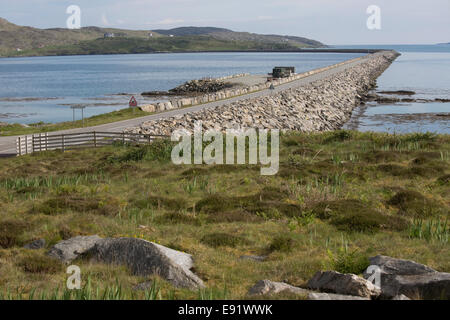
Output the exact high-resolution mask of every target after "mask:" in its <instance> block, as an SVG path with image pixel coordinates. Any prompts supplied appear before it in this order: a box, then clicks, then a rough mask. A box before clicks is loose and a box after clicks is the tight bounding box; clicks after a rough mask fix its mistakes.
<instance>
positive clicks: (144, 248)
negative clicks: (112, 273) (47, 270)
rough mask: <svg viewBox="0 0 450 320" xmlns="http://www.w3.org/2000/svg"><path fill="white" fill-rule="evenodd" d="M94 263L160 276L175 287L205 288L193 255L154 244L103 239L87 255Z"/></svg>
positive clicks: (121, 239)
mask: <svg viewBox="0 0 450 320" xmlns="http://www.w3.org/2000/svg"><path fill="white" fill-rule="evenodd" d="M86 255H87V256H88V257H90V259H91V260H92V261H96V262H102V263H109V264H117V265H126V266H127V267H128V268H129V269H130V270H131V272H132V273H133V274H134V275H137V276H148V275H154V274H156V275H159V276H161V277H162V278H164V279H166V280H167V281H169V282H170V283H172V284H173V285H174V286H176V287H180V288H188V289H197V288H203V287H204V284H203V281H202V280H201V279H200V278H199V277H198V276H196V275H195V274H194V273H193V272H192V271H191V269H192V268H193V266H194V262H193V259H192V256H191V255H190V254H187V253H183V252H180V251H176V250H173V249H170V248H167V247H164V246H161V245H158V244H156V243H153V242H149V241H146V240H142V239H134V238H117V239H112V238H109V239H102V240H101V241H98V242H96V243H95V245H94V246H93V247H92V248H91V249H90V250H89V251H88V252H86Z"/></svg>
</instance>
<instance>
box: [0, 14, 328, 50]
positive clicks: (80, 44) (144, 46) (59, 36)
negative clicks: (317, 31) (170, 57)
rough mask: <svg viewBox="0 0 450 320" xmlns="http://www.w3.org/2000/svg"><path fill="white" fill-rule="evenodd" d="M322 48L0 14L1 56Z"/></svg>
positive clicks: (276, 39)
mask: <svg viewBox="0 0 450 320" xmlns="http://www.w3.org/2000/svg"><path fill="white" fill-rule="evenodd" d="M312 47H315V48H317V47H325V45H323V44H322V43H320V42H318V41H315V40H311V39H307V38H302V37H294V36H279V35H259V34H254V33H248V32H234V31H231V30H228V29H223V28H214V27H181V28H175V29H169V30H153V31H151V30H124V29H114V28H100V27H83V28H81V29H64V28H51V29H38V28H33V27H24V26H18V25H15V24H13V23H11V22H9V21H7V20H5V19H2V18H0V56H37V55H71V54H115V53H146V52H148V53H151V52H192V51H227V50H244V51H246V50H248V51H258V50H264V51H270V50H277V51H280V50H295V49H298V48H312Z"/></svg>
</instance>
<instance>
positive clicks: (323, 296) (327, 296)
mask: <svg viewBox="0 0 450 320" xmlns="http://www.w3.org/2000/svg"><path fill="white" fill-rule="evenodd" d="M308 300H370V299H369V298H363V297H357V296H348V295H343V294H334V293H323V292H311V293H309V294H308Z"/></svg>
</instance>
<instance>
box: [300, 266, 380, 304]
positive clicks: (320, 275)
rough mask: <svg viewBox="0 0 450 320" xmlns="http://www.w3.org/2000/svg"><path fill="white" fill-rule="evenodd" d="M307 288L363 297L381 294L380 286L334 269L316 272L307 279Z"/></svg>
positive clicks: (373, 296) (374, 296)
mask: <svg viewBox="0 0 450 320" xmlns="http://www.w3.org/2000/svg"><path fill="white" fill-rule="evenodd" d="M308 288H310V289H314V290H319V291H323V292H330V293H337V294H343V295H350V296H358V297H364V298H376V297H378V296H379V295H380V294H381V290H380V288H378V287H376V286H375V285H373V284H372V283H371V282H370V281H367V280H366V279H363V278H361V277H358V276H357V275H354V274H343V273H339V272H336V271H319V272H317V273H316V274H315V275H314V277H313V278H312V279H311V280H309V282H308Z"/></svg>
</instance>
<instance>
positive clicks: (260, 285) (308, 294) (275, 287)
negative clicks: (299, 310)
mask: <svg viewBox="0 0 450 320" xmlns="http://www.w3.org/2000/svg"><path fill="white" fill-rule="evenodd" d="M279 293H289V294H295V295H301V296H304V297H305V298H307V299H308V300H370V299H369V298H363V297H356V296H349V295H341V294H332V293H321V292H313V291H311V290H307V289H303V288H298V287H294V286H291V285H290V284H287V283H284V282H274V281H270V280H260V281H258V282H257V283H256V284H255V285H254V286H253V287H251V288H250V290H249V291H248V295H250V296H256V295H266V296H271V295H275V294H279Z"/></svg>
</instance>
